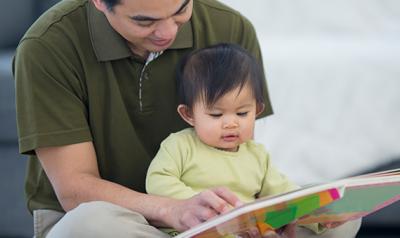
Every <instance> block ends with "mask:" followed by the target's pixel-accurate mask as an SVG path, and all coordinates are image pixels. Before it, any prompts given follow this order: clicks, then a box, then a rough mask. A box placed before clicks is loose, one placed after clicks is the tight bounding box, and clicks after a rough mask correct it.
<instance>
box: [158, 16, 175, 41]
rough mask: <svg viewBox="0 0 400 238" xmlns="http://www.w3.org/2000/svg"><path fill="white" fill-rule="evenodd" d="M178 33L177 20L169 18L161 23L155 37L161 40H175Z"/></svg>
mask: <svg viewBox="0 0 400 238" xmlns="http://www.w3.org/2000/svg"><path fill="white" fill-rule="evenodd" d="M177 32H178V25H177V24H176V22H175V20H174V19H173V18H168V19H165V20H161V21H160V23H159V24H158V27H157V29H156V30H155V32H154V35H155V36H156V37H157V38H160V39H172V38H175V36H176V33H177Z"/></svg>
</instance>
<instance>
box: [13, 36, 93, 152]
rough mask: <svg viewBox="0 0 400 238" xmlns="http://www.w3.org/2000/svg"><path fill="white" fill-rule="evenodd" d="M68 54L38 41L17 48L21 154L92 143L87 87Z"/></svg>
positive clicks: (33, 40) (31, 40) (16, 72)
mask: <svg viewBox="0 0 400 238" xmlns="http://www.w3.org/2000/svg"><path fill="white" fill-rule="evenodd" d="M65 50H68V49H56V48H52V47H51V45H50V44H48V43H46V42H43V41H41V40H40V39H36V38H34V39H33V38H30V39H26V40H24V41H22V42H21V43H20V45H19V47H18V48H17V52H16V56H15V59H14V77H15V80H16V108H17V126H18V135H19V146H20V152H21V153H25V154H34V153H35V152H34V150H35V149H36V148H38V147H45V146H60V145H66V144H73V143H79V142H83V141H89V140H91V139H92V138H91V133H90V130H89V126H88V122H87V117H88V115H87V111H86V106H85V103H84V100H85V89H84V85H83V83H82V81H81V80H80V79H79V76H78V75H79V73H78V72H77V70H76V68H75V67H74V66H73V62H70V61H69V60H67V59H66V58H65V54H64V53H63V51H65ZM77 61H78V60H77Z"/></svg>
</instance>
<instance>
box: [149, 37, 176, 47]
mask: <svg viewBox="0 0 400 238" xmlns="http://www.w3.org/2000/svg"><path fill="white" fill-rule="evenodd" d="M150 41H151V43H153V44H154V45H156V46H161V47H162V46H167V45H169V44H170V43H171V41H172V39H160V40H155V39H153V40H150Z"/></svg>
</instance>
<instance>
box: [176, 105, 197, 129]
mask: <svg viewBox="0 0 400 238" xmlns="http://www.w3.org/2000/svg"><path fill="white" fill-rule="evenodd" d="M177 111H178V113H179V115H180V116H181V117H182V119H183V120H185V121H186V122H187V123H189V125H191V126H194V119H193V114H192V110H191V109H190V108H189V107H188V106H187V105H185V104H179V106H178V108H177Z"/></svg>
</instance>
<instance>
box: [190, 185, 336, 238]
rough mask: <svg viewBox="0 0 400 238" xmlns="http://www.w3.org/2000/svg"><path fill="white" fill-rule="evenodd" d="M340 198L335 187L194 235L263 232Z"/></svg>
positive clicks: (270, 207)
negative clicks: (254, 230) (255, 230)
mask: <svg viewBox="0 0 400 238" xmlns="http://www.w3.org/2000/svg"><path fill="white" fill-rule="evenodd" d="M340 198H341V193H340V191H339V190H338V189H336V188H333V189H329V190H325V191H322V192H318V193H314V194H311V195H306V196H303V197H299V198H296V199H294V200H291V201H287V202H282V203H279V204H277V205H274V206H269V207H265V208H261V209H258V210H255V211H252V212H249V213H245V214H243V215H240V216H238V217H236V218H234V219H231V220H229V221H227V222H224V223H222V224H219V225H217V226H216V227H213V228H210V229H208V230H205V231H203V232H201V233H200V234H198V235H196V236H194V237H199V238H213V237H221V236H227V235H236V236H237V235H240V236H243V235H244V234H245V233H247V232H249V230H250V229H257V228H258V229H259V231H260V232H261V233H265V232H266V231H267V230H271V229H277V228H280V227H282V226H284V225H286V224H288V223H290V222H292V221H294V220H296V219H298V218H300V217H302V216H304V215H305V214H308V213H310V212H312V211H315V210H316V209H318V208H321V207H323V206H326V205H327V204H329V203H332V202H334V201H336V200H338V199H340ZM227 237H229V236H227Z"/></svg>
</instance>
